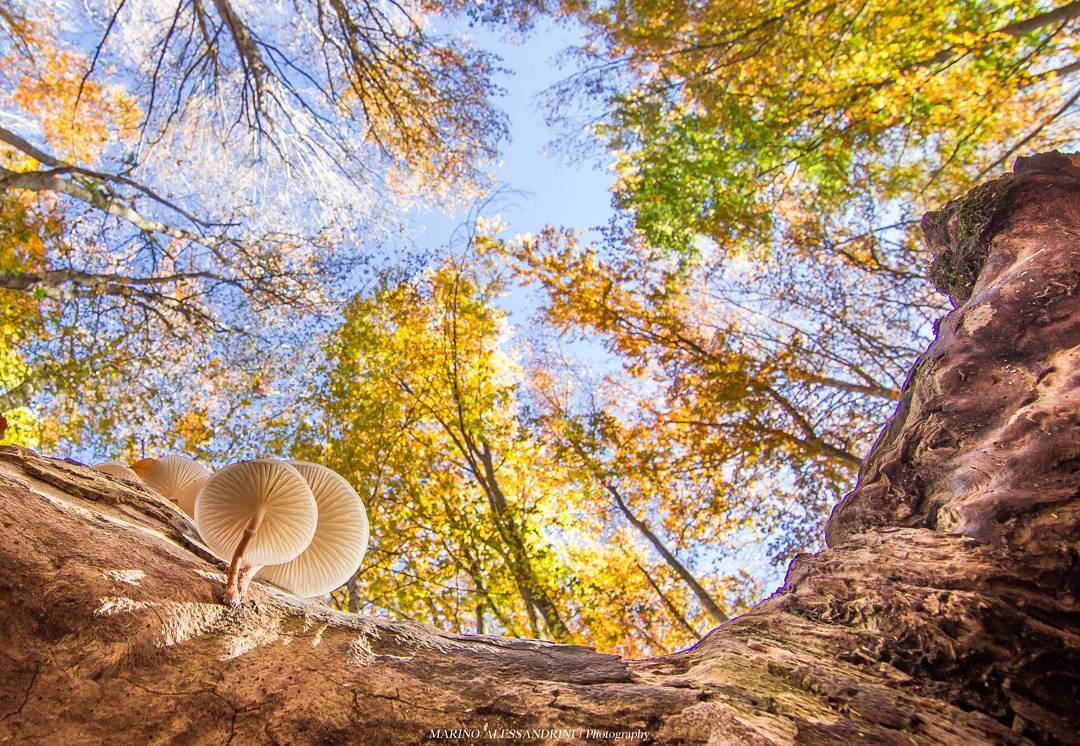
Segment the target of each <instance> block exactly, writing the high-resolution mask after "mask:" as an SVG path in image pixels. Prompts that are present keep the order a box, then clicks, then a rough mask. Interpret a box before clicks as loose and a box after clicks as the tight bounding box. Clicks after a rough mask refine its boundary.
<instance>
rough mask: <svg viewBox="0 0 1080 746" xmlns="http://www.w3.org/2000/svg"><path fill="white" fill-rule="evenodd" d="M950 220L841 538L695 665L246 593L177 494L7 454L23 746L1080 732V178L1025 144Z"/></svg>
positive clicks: (993, 737)
mask: <svg viewBox="0 0 1080 746" xmlns="http://www.w3.org/2000/svg"><path fill="white" fill-rule="evenodd" d="M924 229H925V232H926V235H927V240H928V242H929V245H930V247H931V249H932V250H933V252H934V254H935V257H936V259H935V263H934V266H933V268H932V271H931V274H932V277H933V279H934V280H935V282H936V283H937V284H938V286H939V287H941V288H942V290H943V291H945V292H948V293H949V294H950V295H951V297H952V298H953V300H954V303H955V305H956V308H955V310H954V311H952V312H951V313H950V314H949V315H948V316H946V317H945V318H944V319H943V320H942V321H941V322H940V324H939V328H938V330H937V338H936V340H935V341H934V343H933V344H932V345H931V346H930V347H929V349H928V350H927V351H926V352H925V354H923V355H922V357H921V358H920V359H919V360H918V362H917V363H916V364H915V366H914V368H913V369H912V372H911V375H910V377H909V379H908V381H907V384H906V385H905V387H904V391H903V396H902V398H901V400H900V401H899V403H898V407H897V411H896V414H895V415H894V417H893V418H892V420H891V421H890V422H889V423H888V425H887V426H886V427H885V429H884V431H883V432H882V434H881V436H880V437H879V439H878V442H877V444H876V445H875V447H874V449H873V451H872V452H871V454H870V455H869V457H868V458H867V460H866V462H865V463H864V465H863V468H862V471H861V474H860V477H859V483H858V486H857V487H856V489H855V490H854V491H853V492H852V493H851V494H850V495H848V496H847V498H845V500H844V501H843V502H842V503H841V504H840V505H839V506H838V507H837V508H836V510H835V512H834V514H833V516H832V518H831V520H830V522H829V527H828V541H829V548H828V549H827V550H825V551H823V552H820V553H819V554H817V555H814V556H802V557H799V558H797V559H796V560H795V561H794V562H793V563H792V564H791V567H790V568H789V570H788V574H787V578H786V581H785V583H784V586H783V588H781V589H780V590H779V591H778V592H777V593H776V594H775V595H773V596H772V597H771V598H770V599H768V600H767V601H765V602H764V603H761V604H759V605H758V606H757V607H755V608H754V609H753V610H752V611H750V612H749V613H747V614H744V615H742V616H740V617H738V618H736V619H734V620H732V621H730V622H727V623H725V624H722V625H721V626H719V627H718V628H716V629H715V630H713V631H712V632H711V633H710V634H709V635H708V636H707V637H706V638H705V639H704V640H702V641H701V642H700V643H699V644H698V645H697V646H695V647H694V648H692V649H690V650H687V651H684V652H682V653H678V654H675V655H670V656H666V657H662V658H656V659H649V660H624V659H621V658H618V657H616V656H613V655H604V654H600V653H597V652H595V651H593V650H591V649H589V648H585V647H578V646H572V645H555V644H550V643H546V642H542V641H532V640H511V639H502V638H497V637H487V636H463V635H455V634H449V633H445V632H441V631H439V630H436V629H433V628H431V627H428V626H425V625H423V624H417V623H405V622H390V621H383V620H376V619H371V618H366V617H362V616H357V615H350V614H345V613H340V612H335V611H331V610H329V609H327V608H325V607H323V606H321V605H319V604H316V603H311V602H305V601H299V600H297V599H295V598H293V597H291V596H289V595H288V594H285V593H283V592H280V591H277V590H275V589H273V588H272V587H270V586H267V585H264V584H261V583H258V582H256V583H255V584H254V586H253V588H252V593H251V601H250V602H248V603H247V604H245V605H244V606H242V607H241V608H238V609H229V608H227V607H225V606H223V605H222V604H221V603H220V602H219V598H220V594H221V587H222V582H223V577H224V576H223V568H222V566H221V565H220V563H218V562H216V561H215V560H213V558H212V557H211V556H210V555H209V554H208V553H207V552H206V551H205V549H204V548H202V547H201V545H200V544H199V541H198V535H197V533H196V532H195V531H194V528H193V527H192V526H191V524H190V523H189V522H188V520H187V518H186V517H185V516H184V515H183V514H182V513H181V512H180V511H179V510H177V509H175V508H174V507H173V506H171V505H170V504H168V503H166V502H165V501H163V500H162V499H160V498H158V497H157V496H156V495H154V494H152V493H150V492H148V491H146V490H145V489H143V488H141V487H139V486H137V485H134V484H132V483H129V482H123V481H121V480H118V479H114V478H111V477H107V476H105V475H102V474H98V473H96V472H93V471H91V470H89V469H87V468H85V467H82V466H80V465H77V464H73V463H68V462H62V461H57V460H52V459H46V458H42V457H40V456H38V455H36V454H34V453H32V452H30V451H26V450H23V449H19V448H14V447H3V448H0V506H2V512H0V520H2V524H3V541H2V542H0V680H2V682H3V686H2V687H0V740H4V741H13V742H27V741H29V742H35V741H40V742H49V743H64V744H76V743H116V742H138V743H143V742H145V743H173V742H175V743H185V744H186V743H229V742H233V743H289V744H299V743H376V744H396V743H417V742H420V741H424V740H428V739H435V738H440V739H441V740H457V741H458V742H466V741H470V740H487V739H488V738H491V737H493V736H495V737H500V736H501V737H504V738H507V737H513V739H514V740H516V741H518V742H549V743H555V742H567V743H578V742H581V743H588V742H595V741H597V740H611V739H610V736H611V735H612V733H615V732H617V733H620V734H622V737H623V739H624V740H634V741H636V742H650V743H714V744H729V743H730V744H788V743H805V744H815V743H822V744H824V743H828V744H833V743H852V744H854V743H898V744H899V743H904V744H909V743H965V744H966V743H1017V744H1019V743H1029V742H1035V743H1050V742H1055V741H1060V742H1073V743H1076V742H1080V705H1078V703H1080V636H1078V625H1077V621H1078V617H1080V609H1078V606H1077V597H1078V595H1080V573H1078V565H1080V556H1078V547H1080V541H1078V540H1080V535H1078V528H1077V526H1078V520H1077V519H1078V516H1080V292H1078V275H1080V168H1077V166H1076V165H1074V164H1073V162H1072V161H1071V160H1070V159H1069V158H1067V157H1064V156H1061V155H1058V154H1047V155H1043V156H1037V157H1035V158H1031V159H1021V160H1020V161H1019V162H1018V166H1017V169H1016V173H1014V174H1009V175H1006V176H1002V177H1001V178H999V179H997V180H995V181H993V182H990V183H988V184H987V185H984V186H982V187H979V188H978V189H976V190H974V191H973V192H972V193H971V194H969V195H968V196H967V197H965V198H962V199H960V200H957V201H956V202H953V203H950V204H949V205H948V206H947V207H945V208H944V209H943V210H941V211H939V212H936V213H931V214H930V215H928V216H927V218H926V219H925V220H924ZM533 730H535V731H536V732H531V731H533ZM437 731H443V732H442V733H439V732H437ZM445 731H454V732H452V733H450V734H447V733H446V732H445ZM590 731H592V733H590ZM449 736H453V737H454V738H450V737H449Z"/></svg>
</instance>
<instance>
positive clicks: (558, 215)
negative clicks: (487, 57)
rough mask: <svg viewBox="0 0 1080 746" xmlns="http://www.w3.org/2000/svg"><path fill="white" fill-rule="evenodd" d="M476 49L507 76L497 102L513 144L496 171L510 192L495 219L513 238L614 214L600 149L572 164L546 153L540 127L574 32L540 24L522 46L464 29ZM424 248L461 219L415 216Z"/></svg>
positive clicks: (546, 137)
mask: <svg viewBox="0 0 1080 746" xmlns="http://www.w3.org/2000/svg"><path fill="white" fill-rule="evenodd" d="M460 31H461V32H464V33H466V34H468V35H469V36H471V37H472V40H473V43H474V45H475V46H476V47H477V48H479V49H483V50H485V51H489V52H494V53H495V54H497V55H499V57H501V58H502V67H504V68H507V69H508V70H509V73H508V74H506V75H503V76H500V78H499V80H498V83H499V84H500V86H501V87H502V88H504V89H505V90H506V95H505V96H503V97H502V98H500V99H498V100H497V101H496V104H497V106H498V107H499V108H500V109H501V110H502V111H504V112H505V113H506V114H507V115H508V117H509V128H510V139H509V141H507V142H504V143H503V148H502V150H503V158H502V163H501V164H500V165H499V167H498V168H497V170H496V172H495V177H496V179H497V186H498V188H505V189H506V190H508V192H507V193H505V194H504V195H503V196H502V197H501V198H500V199H499V200H498V214H499V215H500V216H501V217H502V218H503V219H504V220H505V221H506V223H507V224H508V229H509V233H510V235H513V234H515V233H529V232H531V233H537V232H539V231H540V229H541V228H543V227H544V226H545V225H549V224H551V225H560V226H567V227H575V228H592V227H596V226H600V225H603V224H605V223H606V222H607V221H608V219H609V218H610V216H611V212H612V211H611V197H610V192H609V189H610V186H611V182H612V181H613V175H612V173H611V172H610V171H607V170H605V169H604V168H602V167H601V166H600V165H599V162H600V161H602V160H604V159H605V158H606V157H605V155H604V153H603V151H602V149H601V148H600V147H598V148H597V149H596V151H595V157H594V158H592V159H582V160H578V161H575V162H573V163H570V162H568V161H567V159H566V158H565V157H564V156H562V155H561V154H559V153H556V152H550V148H549V145H550V142H551V140H552V137H553V132H552V130H551V129H550V128H549V127H548V126H547V125H546V124H545V122H544V112H543V105H542V102H541V101H540V100H538V99H540V98H541V94H542V93H543V92H544V90H545V89H546V88H548V87H549V86H551V85H552V84H553V83H556V82H558V81H559V80H561V79H562V78H564V77H566V76H567V75H569V74H570V73H571V72H572V70H571V69H570V68H569V67H562V68H560V66H559V65H558V62H557V59H556V58H557V57H558V56H559V53H560V52H561V51H563V50H564V49H566V48H567V47H570V46H572V45H574V44H575V43H577V42H579V41H580V37H579V36H578V35H577V34H576V33H575V29H574V27H573V26H571V25H569V24H567V23H561V24H555V23H552V22H550V21H544V22H542V23H538V24H537V26H536V28H535V29H534V30H533V31H532V32H530V33H529V34H527V35H525V37H524V38H523V39H521V40H520V42H517V43H515V42H510V41H507V40H506V39H504V38H503V36H504V35H503V34H500V33H497V32H493V31H491V30H489V29H486V28H480V27H475V28H471V29H469V28H465V29H461V30H460ZM413 217H414V219H415V220H416V221H417V223H418V224H419V226H420V227H421V229H422V230H424V235H423V236H421V237H418V239H419V240H420V241H421V243H423V244H424V245H427V246H439V245H443V244H445V243H447V242H448V241H449V238H450V236H451V234H452V233H453V231H454V229H455V227H457V225H458V224H459V223H460V222H461V220H462V215H461V214H458V215H445V214H442V213H433V212H426V213H416V214H415V215H414V216H413Z"/></svg>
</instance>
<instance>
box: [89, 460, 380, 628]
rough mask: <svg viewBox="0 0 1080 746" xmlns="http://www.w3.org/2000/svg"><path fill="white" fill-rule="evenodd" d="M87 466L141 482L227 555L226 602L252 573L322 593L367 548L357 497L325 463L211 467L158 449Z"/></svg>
mask: <svg viewBox="0 0 1080 746" xmlns="http://www.w3.org/2000/svg"><path fill="white" fill-rule="evenodd" d="M94 468H95V469H97V470H98V471H101V472H104V473H106V474H111V475H113V476H117V477H121V478H124V479H132V480H137V481H140V482H142V483H143V484H145V485H147V486H148V487H150V488H151V489H154V490H155V491H157V492H158V493H160V494H161V495H163V496H164V497H166V498H169V499H170V500H172V501H174V502H176V503H177V504H178V505H179V507H180V509H181V510H183V511H184V512H185V513H187V514H188V515H189V516H191V517H192V518H194V520H195V526H196V528H197V529H198V530H199V535H200V536H201V537H202V539H203V541H204V542H206V545H207V546H208V547H209V548H210V551H211V552H213V553H214V555H215V556H217V557H220V558H221V559H223V560H225V561H227V562H229V576H228V579H227V580H226V583H225V594H224V597H223V599H224V601H225V603H227V604H229V605H232V606H236V605H238V604H239V603H240V602H241V601H242V600H243V597H244V593H245V592H246V591H247V588H248V586H249V585H250V583H251V579H252V577H254V575H255V573H257V572H261V575H260V577H261V578H263V579H265V580H269V581H270V582H271V583H273V584H274V585H277V586H280V587H281V588H284V589H285V590H288V591H291V592H292V593H295V594H296V595H298V596H305V597H313V596H324V595H326V594H327V593H329V592H330V591H332V590H334V589H335V588H338V587H339V586H341V585H342V584H343V583H345V581H347V580H348V579H349V578H350V577H352V576H353V574H354V573H355V572H356V570H357V568H359V567H360V562H361V561H362V560H363V558H364V553H365V552H366V551H367V542H368V519H367V512H366V511H365V510H364V503H363V502H362V501H361V500H360V496H359V495H357V494H356V491H355V490H354V489H353V488H352V486H351V485H350V484H349V483H348V482H347V481H346V480H345V479H343V478H342V477H341V476H340V475H339V474H337V473H336V472H334V471H332V470H331V469H328V468H326V467H325V466H320V465H318V464H312V463H308V462H305V461H275V460H271V459H259V460H256V461H241V462H239V463H235V464H230V465H229V466H226V467H225V468H223V469H221V470H219V471H217V472H215V473H214V474H211V473H210V472H209V471H208V470H207V469H206V468H204V467H203V466H201V465H200V464H198V463H196V462H194V461H192V460H191V459H188V458H185V457H183V456H165V457H163V458H158V459H143V460H142V461H138V462H136V463H134V464H132V465H131V466H130V467H127V466H124V465H123V464H121V463H118V462H115V461H110V462H106V463H103V464H98V465H96V466H95V467H94Z"/></svg>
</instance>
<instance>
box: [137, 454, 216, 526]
mask: <svg viewBox="0 0 1080 746" xmlns="http://www.w3.org/2000/svg"><path fill="white" fill-rule="evenodd" d="M131 468H132V470H133V471H134V472H135V473H136V474H138V475H139V478H140V479H141V480H142V481H143V483H145V484H146V485H147V486H148V487H150V488H151V489H153V490H155V491H156V492H158V493H159V494H161V495H162V496H163V497H167V498H169V499H170V500H172V501H174V502H177V503H179V505H180V507H181V509H182V510H183V511H184V512H185V513H187V514H188V515H193V514H194V510H195V495H197V494H198V492H199V487H201V486H202V484H203V483H204V482H205V481H206V480H207V478H208V477H209V476H210V472H209V471H207V469H206V467H205V466H203V465H202V464H199V463H197V462H195V461H192V460H191V459H189V458H187V457H186V456H164V457H162V458H157V459H149V458H145V459H143V460H142V461H136V462H135V463H134V464H132V465H131ZM185 503H186V504H185Z"/></svg>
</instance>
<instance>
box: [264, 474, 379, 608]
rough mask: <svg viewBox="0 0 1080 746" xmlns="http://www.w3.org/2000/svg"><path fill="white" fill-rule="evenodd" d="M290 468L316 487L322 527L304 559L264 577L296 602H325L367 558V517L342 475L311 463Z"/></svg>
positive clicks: (276, 567) (274, 567) (313, 489)
mask: <svg viewBox="0 0 1080 746" xmlns="http://www.w3.org/2000/svg"><path fill="white" fill-rule="evenodd" d="M289 463H290V464H291V465H292V466H293V467H294V468H295V469H296V470H297V471H298V472H300V475H301V476H302V477H303V478H304V479H305V480H307V483H308V485H309V486H310V487H311V492H312V494H313V495H314V496H315V502H316V503H318V505H319V524H318V527H317V528H316V529H315V537H314V538H313V539H312V540H311V544H310V545H309V546H308V547H307V549H305V550H304V552H303V553H302V554H301V555H300V556H299V557H297V558H296V559H294V560H291V561H289V562H286V563H284V564H279V565H271V566H269V567H264V568H263V569H262V570H260V571H259V577H260V578H262V579H264V580H269V581H270V582H271V583H273V584H274V585H277V586H280V587H282V588H284V589H285V590H287V591H291V592H292V593H295V594H296V595H297V596H304V597H311V596H325V595H326V594H327V593H329V592H330V591H332V590H334V589H335V588H337V587H339V586H340V585H341V584H342V583H344V582H345V581H347V580H348V579H349V578H351V577H352V576H353V574H354V573H355V572H356V570H357V568H358V567H360V562H361V561H362V560H363V559H364V554H366V553H367V544H368V518H367V511H366V510H365V509H364V503H363V501H362V500H361V499H360V496H359V495H357V494H356V490H354V489H353V488H352V485H350V484H349V483H348V481H346V480H345V479H344V478H343V477H342V476H341V475H339V474H338V473H337V472H335V471H333V470H332V469H328V468H326V467H325V466H320V465H319V464H311V463H307V462H306V461H290V462H289Z"/></svg>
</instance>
